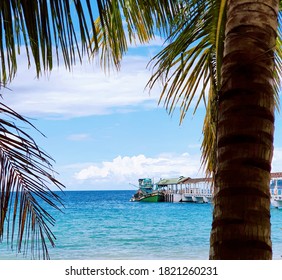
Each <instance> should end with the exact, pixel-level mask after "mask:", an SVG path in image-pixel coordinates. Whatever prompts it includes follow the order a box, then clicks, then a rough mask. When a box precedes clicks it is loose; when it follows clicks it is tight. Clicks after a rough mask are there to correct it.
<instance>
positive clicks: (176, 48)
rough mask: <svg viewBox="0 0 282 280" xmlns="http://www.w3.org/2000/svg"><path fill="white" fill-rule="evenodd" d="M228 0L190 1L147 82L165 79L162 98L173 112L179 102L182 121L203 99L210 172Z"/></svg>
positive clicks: (205, 153)
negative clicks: (193, 102)
mask: <svg viewBox="0 0 282 280" xmlns="http://www.w3.org/2000/svg"><path fill="white" fill-rule="evenodd" d="M225 2H226V1H187V2H186V6H184V7H183V10H182V11H181V14H180V15H179V17H178V19H177V20H176V21H175V22H174V23H175V28H174V30H173V31H172V32H171V34H170V37H169V38H168V40H167V41H168V46H167V47H166V48H164V50H162V51H161V52H160V53H159V54H158V55H157V56H155V57H154V58H153V59H152V61H151V65H152V64H153V62H154V64H153V71H154V73H153V75H152V77H151V79H150V81H149V83H148V86H149V87H150V88H152V87H153V86H154V85H155V83H156V82H157V81H159V80H161V81H162V82H163V85H164V86H163V90H162V93H161V97H160V102H162V101H163V102H164V106H165V108H166V109H167V110H168V112H169V113H170V114H172V113H173V112H174V110H175V109H176V108H177V105H179V106H180V112H181V113H180V123H181V122H182V121H183V120H184V118H185V115H186V113H187V111H188V109H189V108H190V107H191V104H192V101H193V100H194V99H195V98H196V103H195V108H194V113H195V111H196V109H197V107H198V105H199V104H200V102H201V100H203V102H204V104H205V106H206V109H207V110H206V116H205V120H204V126H203V135H204V139H203V143H202V151H203V154H202V163H203V165H204V166H206V170H207V172H208V173H209V172H211V171H212V170H213V169H214V166H215V163H214V159H215V157H214V151H215V145H216V138H215V137H216V133H215V131H216V119H217V118H216V111H217V110H216V109H217V108H216V106H217V102H216V100H217V92H218V90H219V89H220V71H221V61H222V55H223V53H222V52H223V42H224V41H223V36H224V24H225Z"/></svg>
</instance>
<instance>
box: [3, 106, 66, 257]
mask: <svg viewBox="0 0 282 280" xmlns="http://www.w3.org/2000/svg"><path fill="white" fill-rule="evenodd" d="M0 112H1V115H2V117H1V118H0V173H1V179H0V209H1V212H0V240H1V241H3V239H4V238H5V235H6V238H7V241H8V242H9V243H10V244H11V247H12V248H13V247H14V246H16V248H17V251H18V252H24V253H26V252H27V250H28V249H31V251H32V257H39V258H40V257H41V256H42V257H43V258H49V254H48V249H47V241H48V242H49V243H50V244H51V245H52V246H54V239H55V238H54V236H53V234H52V232H51V230H50V226H52V225H54V222H55V219H54V218H53V217H52V216H51V215H50V214H49V213H48V211H47V210H46V209H44V207H43V204H44V203H45V204H46V205H47V204H48V205H50V206H51V207H53V208H56V209H58V210H59V209H60V208H61V206H62V203H61V199H60V198H59V196H58V195H57V194H56V193H54V192H53V191H51V190H50V185H55V186H57V187H59V188H60V189H61V187H62V184H61V183H60V182H59V181H57V180H56V179H55V177H54V172H53V170H52V166H51V158H50V157H49V156H48V155H47V154H46V153H45V152H43V151H42V150H41V149H40V148H39V147H38V146H37V145H36V143H35V142H34V140H33V139H32V138H31V137H30V136H29V135H28V134H26V133H25V132H24V130H22V129H20V128H19V122H21V123H25V124H28V125H31V124H30V123H29V122H28V120H26V119H25V118H23V117H22V116H20V115H19V114H17V113H16V112H14V111H12V110H11V109H9V108H8V107H6V106H5V105H4V104H3V103H0ZM46 205H45V206H46ZM34 253H36V254H37V255H34Z"/></svg>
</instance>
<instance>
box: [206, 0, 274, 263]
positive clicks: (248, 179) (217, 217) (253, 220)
mask: <svg viewBox="0 0 282 280" xmlns="http://www.w3.org/2000/svg"><path fill="white" fill-rule="evenodd" d="M278 3H279V1H278V0H254V1H250V0H236V1H235V0H233V1H232V0H229V1H227V11H226V12H227V15H226V16H227V24H226V31H225V33H226V38H225V46H224V59H223V64H222V70H221V71H222V73H221V77H222V81H221V85H222V87H221V91H220V93H219V100H218V113H219V114H218V135H217V171H216V174H215V195H214V211H213V223H212V231H211V238H210V259H271V258H272V245H271V228H270V192H269V183H270V171H271V160H272V154H273V134H274V103H275V102H274V81H273V71H274V46H275V42H276V31H277V15H278Z"/></svg>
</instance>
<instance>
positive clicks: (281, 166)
mask: <svg viewBox="0 0 282 280" xmlns="http://www.w3.org/2000/svg"><path fill="white" fill-rule="evenodd" d="M271 171H272V172H282V147H276V148H274V154H273V159H272V169H271Z"/></svg>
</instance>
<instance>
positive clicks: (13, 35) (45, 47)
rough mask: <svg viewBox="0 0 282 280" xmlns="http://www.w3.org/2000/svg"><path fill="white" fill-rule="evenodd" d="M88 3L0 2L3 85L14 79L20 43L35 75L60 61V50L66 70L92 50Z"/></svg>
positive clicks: (16, 0) (92, 28) (0, 56)
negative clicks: (35, 72) (34, 69)
mask: <svg viewBox="0 0 282 280" xmlns="http://www.w3.org/2000/svg"><path fill="white" fill-rule="evenodd" d="M90 2H91V1H90V0H85V1H80V0H75V1H68V0H65V1H63V0H60V1H49V0H40V1H39V0H29V1H27V0H9V1H0V61H1V64H0V65H1V66H0V67H1V68H0V69H1V71H0V81H1V82H2V83H3V84H6V83H7V82H9V81H11V80H12V79H13V77H14V75H15V73H16V71H17V54H19V53H20V50H21V48H20V47H21V46H25V49H26V53H27V57H28V65H30V64H34V65H35V66H36V71H37V75H39V74H40V73H41V72H42V71H48V70H51V69H52V67H53V63H54V60H55V59H56V60H57V62H58V63H59V57H60V52H62V56H63V63H64V65H65V66H66V67H67V68H68V69H70V68H71V66H72V65H73V64H74V63H76V59H78V61H81V59H82V55H83V54H84V53H85V52H87V53H88V54H90V53H91V52H93V49H96V48H97V46H98V45H97V40H94V44H92V46H93V49H92V50H91V49H90V41H91V39H92V37H91V36H92V35H90V30H93V32H94V33H93V36H94V38H96V37H97V34H95V28H94V20H93V13H92V9H91V5H90ZM74 21H77V22H78V28H79V32H78V31H77V30H76V29H75V23H74ZM92 23H93V24H92ZM95 42H96V43H95Z"/></svg>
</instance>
